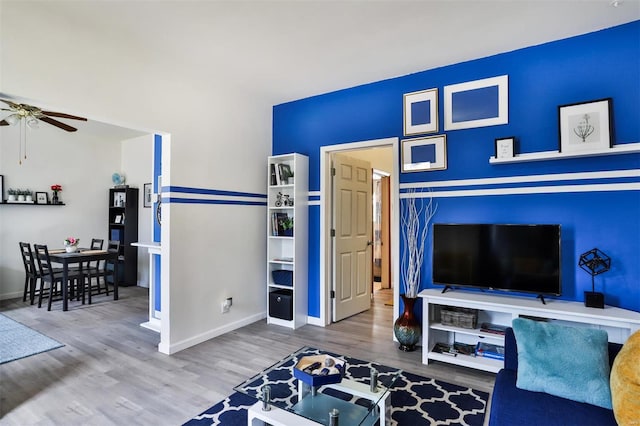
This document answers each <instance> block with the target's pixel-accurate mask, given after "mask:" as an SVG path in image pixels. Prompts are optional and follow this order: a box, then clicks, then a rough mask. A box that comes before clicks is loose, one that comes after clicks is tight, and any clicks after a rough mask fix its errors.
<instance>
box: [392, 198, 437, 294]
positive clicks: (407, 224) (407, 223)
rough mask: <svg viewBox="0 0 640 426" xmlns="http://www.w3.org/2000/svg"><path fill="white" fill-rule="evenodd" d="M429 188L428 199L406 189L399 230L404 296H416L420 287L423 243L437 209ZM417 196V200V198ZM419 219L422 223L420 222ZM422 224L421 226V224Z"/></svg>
mask: <svg viewBox="0 0 640 426" xmlns="http://www.w3.org/2000/svg"><path fill="white" fill-rule="evenodd" d="M431 192H432V191H431V190H429V195H428V196H427V197H428V199H429V201H428V202H426V203H425V198H427V197H422V196H420V195H419V194H418V193H417V191H416V190H414V189H411V190H409V191H407V195H408V196H407V198H405V208H404V210H403V211H402V217H401V222H402V223H401V230H402V241H403V243H404V252H403V253H402V263H401V266H402V268H401V273H402V278H403V288H404V294H405V296H406V297H417V296H418V290H419V287H420V270H421V269H422V262H423V260H424V243H425V241H426V240H427V235H428V234H429V223H430V222H431V219H432V218H433V215H434V214H435V213H436V210H437V209H438V206H437V204H435V205H434V203H433V197H432V195H431ZM418 198H419V201H417V199H418ZM420 219H422V220H423V223H422V224H421V223H420ZM421 225H422V226H421Z"/></svg>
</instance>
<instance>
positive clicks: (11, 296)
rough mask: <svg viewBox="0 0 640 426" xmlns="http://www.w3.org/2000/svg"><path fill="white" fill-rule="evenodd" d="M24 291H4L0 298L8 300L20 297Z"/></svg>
mask: <svg viewBox="0 0 640 426" xmlns="http://www.w3.org/2000/svg"><path fill="white" fill-rule="evenodd" d="M23 294H24V293H23V292H22V291H16V292H13V293H4V294H0V300H7V299H18V298H22V295H23Z"/></svg>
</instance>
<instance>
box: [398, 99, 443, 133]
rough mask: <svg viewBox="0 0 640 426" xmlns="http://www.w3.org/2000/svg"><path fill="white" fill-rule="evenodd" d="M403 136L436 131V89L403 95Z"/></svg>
mask: <svg viewBox="0 0 640 426" xmlns="http://www.w3.org/2000/svg"><path fill="white" fill-rule="evenodd" d="M403 101H404V103H403V121H404V124H403V131H404V135H405V136H411V135H417V134H420V133H431V132H437V131H438V89H437V88H434V89H427V90H420V91H418V92H411V93H405V94H404V96H403Z"/></svg>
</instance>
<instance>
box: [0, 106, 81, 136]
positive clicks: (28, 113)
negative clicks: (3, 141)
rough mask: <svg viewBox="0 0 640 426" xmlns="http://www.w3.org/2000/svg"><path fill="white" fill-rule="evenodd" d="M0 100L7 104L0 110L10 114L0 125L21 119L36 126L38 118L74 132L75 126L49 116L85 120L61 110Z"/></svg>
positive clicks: (14, 122) (31, 125)
mask: <svg viewBox="0 0 640 426" xmlns="http://www.w3.org/2000/svg"><path fill="white" fill-rule="evenodd" d="M0 101H2V102H4V103H5V104H7V105H8V106H9V108H0V111H8V112H9V113H10V114H9V115H8V116H7V117H5V118H4V119H3V120H2V121H0V126H9V125H12V124H17V123H20V122H21V121H22V120H24V121H25V123H26V124H27V125H28V126H29V127H31V128H37V127H38V120H40V121H44V122H45V123H48V124H51V125H52V126H56V127H58V128H60V129H62V130H66V131H67V132H75V131H76V130H78V129H76V128H75V127H72V126H69V125H68V124H66V123H63V122H62V121H59V120H55V119H53V118H51V117H56V118H68V119H71V120H81V121H87V119H86V118H84V117H78V116H75V115H71V114H65V113H62V112H53V111H43V110H42V109H40V108H38V107H35V106H32V105H28V104H18V103H15V102H12V101H9V100H7V99H0Z"/></svg>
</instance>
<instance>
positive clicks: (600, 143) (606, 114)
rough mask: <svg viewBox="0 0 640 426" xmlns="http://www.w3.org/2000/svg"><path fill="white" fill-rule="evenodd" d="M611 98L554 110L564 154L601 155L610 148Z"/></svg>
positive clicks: (611, 131)
mask: <svg viewBox="0 0 640 426" xmlns="http://www.w3.org/2000/svg"><path fill="white" fill-rule="evenodd" d="M611 104H612V99H611V98H605V99H598V100H595V101H588V102H580V103H575V104H568V105H560V106H559V107H558V126H559V133H560V141H559V144H558V151H559V152H564V153H572V152H589V151H602V150H606V149H609V148H611V147H612V146H613V130H612V128H611V125H612V122H611Z"/></svg>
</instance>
